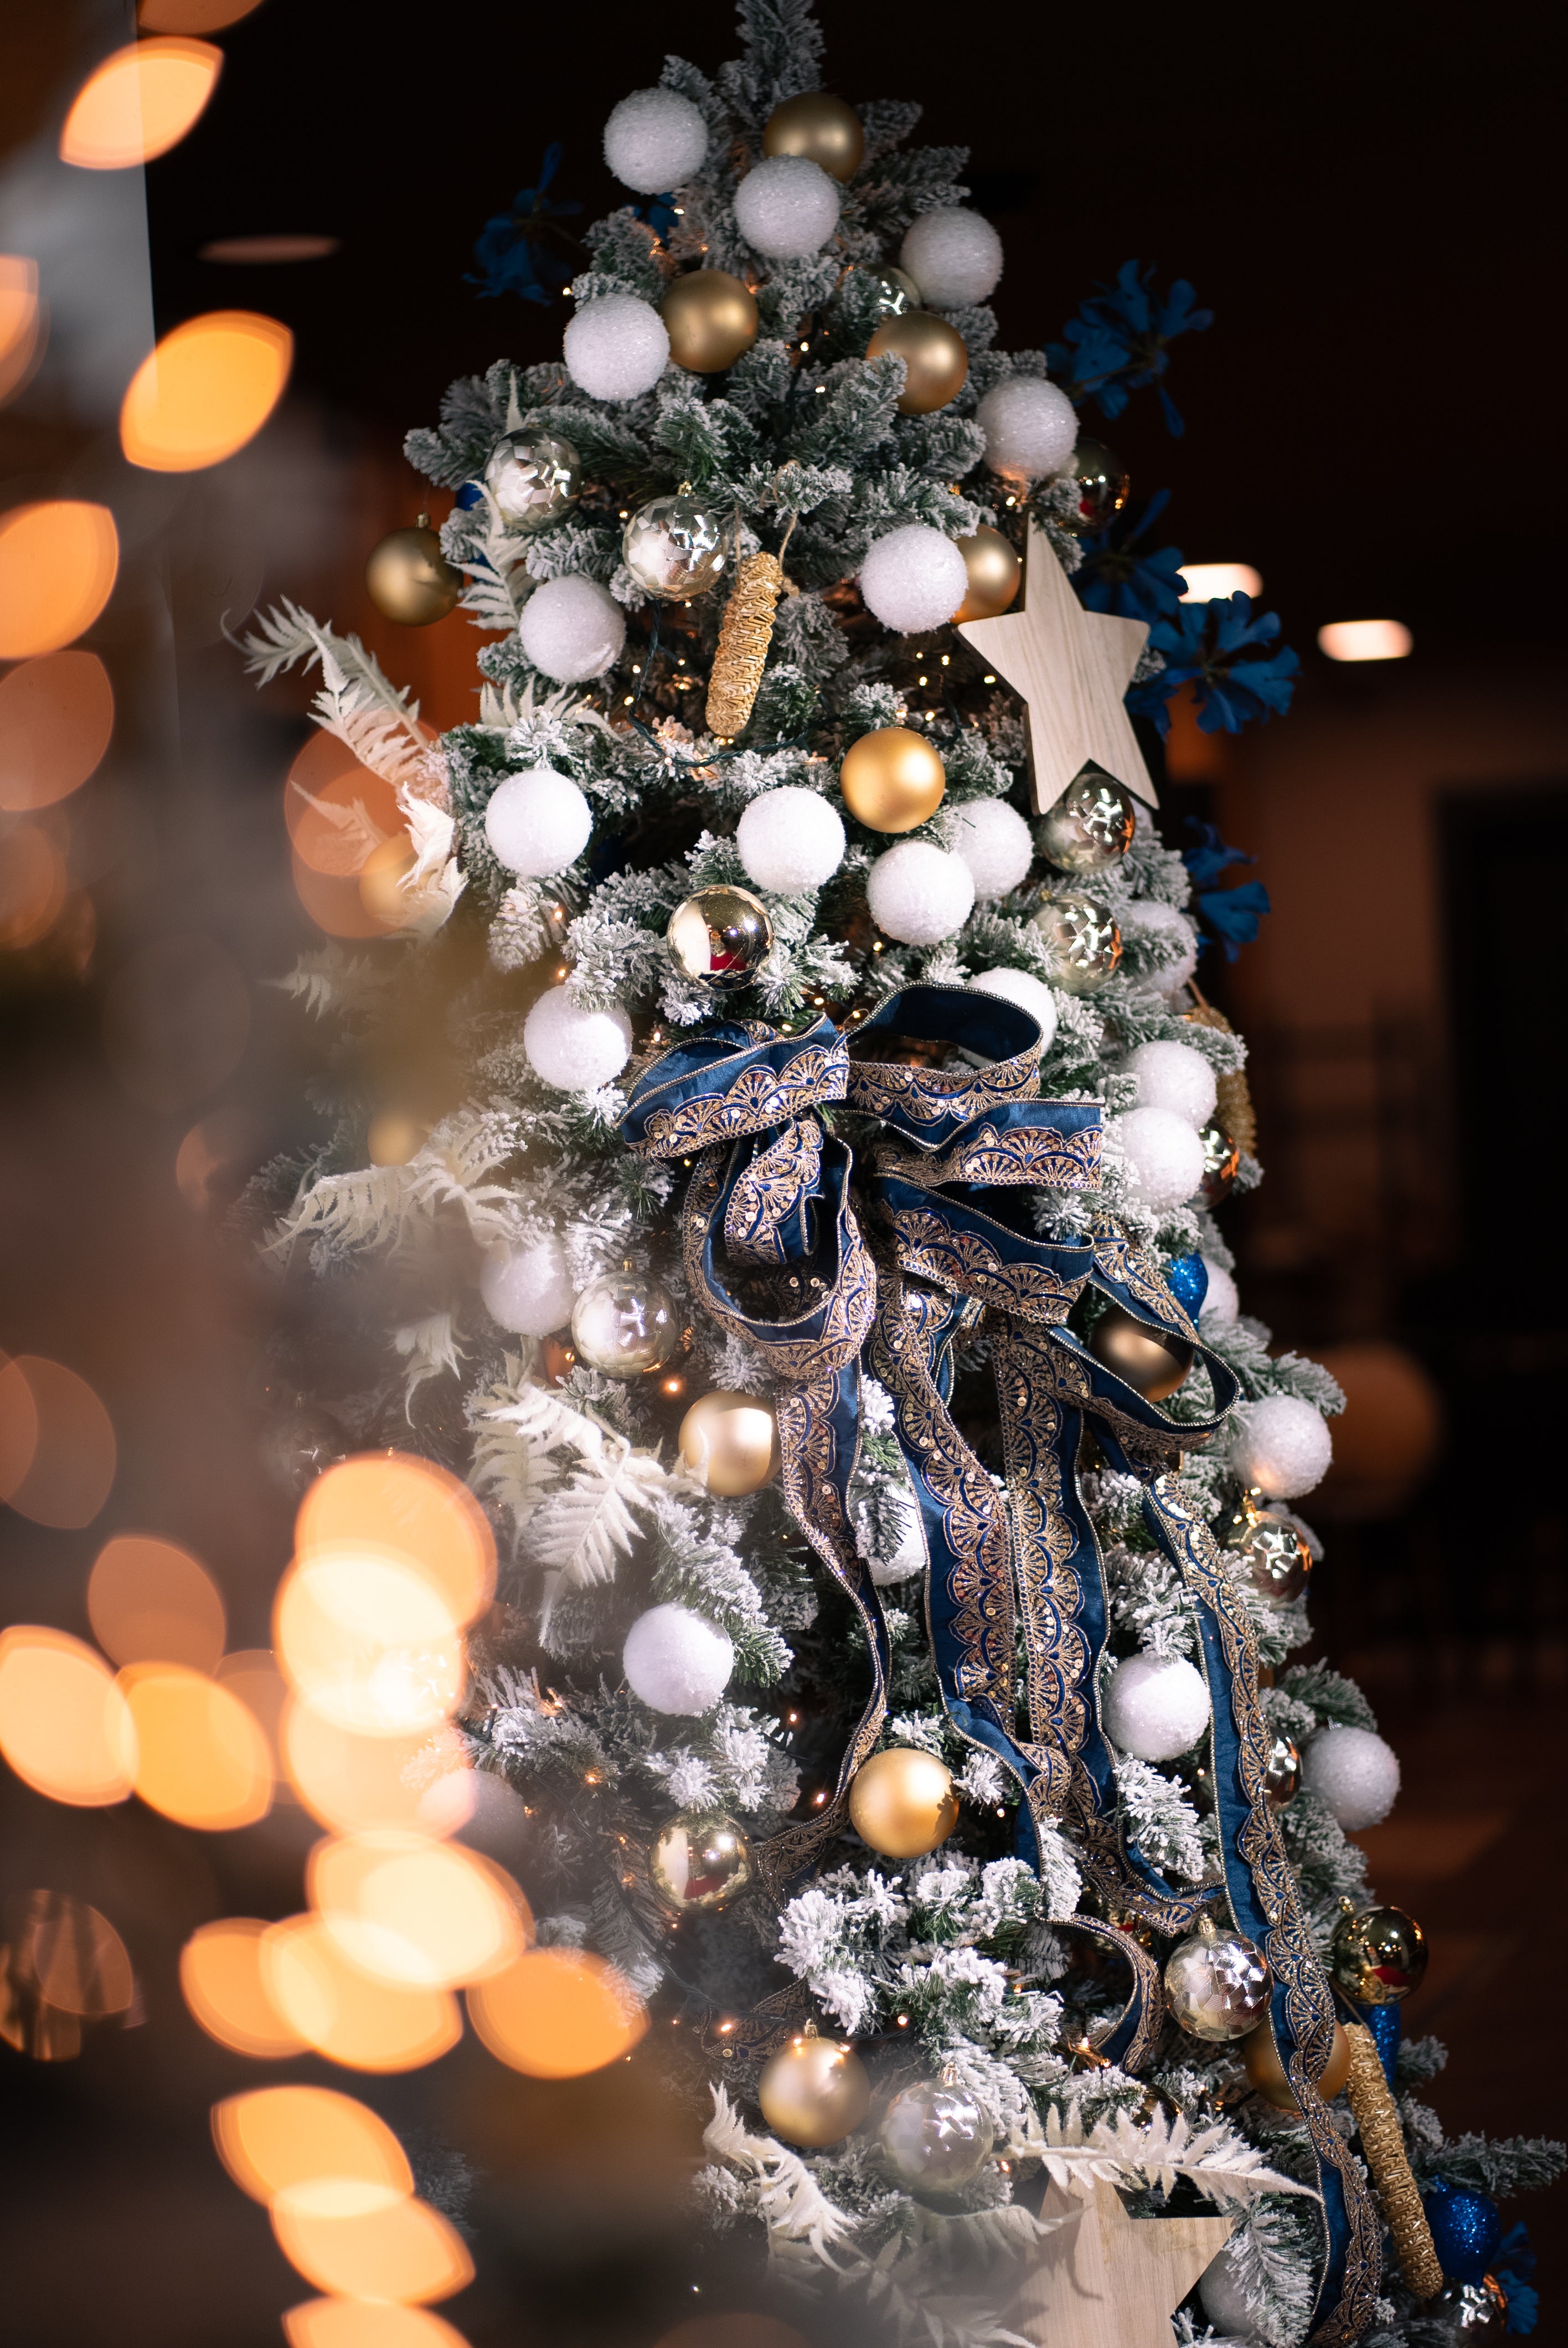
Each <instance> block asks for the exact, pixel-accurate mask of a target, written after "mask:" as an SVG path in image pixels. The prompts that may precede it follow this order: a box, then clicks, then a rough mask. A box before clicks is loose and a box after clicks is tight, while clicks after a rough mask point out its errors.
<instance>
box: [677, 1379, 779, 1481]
mask: <svg viewBox="0 0 1568 2348" xmlns="http://www.w3.org/2000/svg"><path fill="white" fill-rule="evenodd" d="M678 1448H679V1450H680V1453H681V1457H682V1459H683V1460H684V1462H685V1464H686V1468H687V1470H688V1472H689V1473H690V1474H691V1475H692V1476H694V1477H695V1478H696V1479H697V1481H698V1483H699V1484H701V1485H702V1486H703V1488H704V1489H706V1490H707V1491H710V1492H717V1493H719V1494H720V1495H721V1496H722V1497H723V1498H724V1499H727V1500H738V1499H740V1498H743V1496H744V1495H745V1494H746V1493H747V1492H760V1491H761V1490H762V1488H763V1486H764V1484H771V1483H772V1481H773V1479H774V1477H775V1476H776V1475H777V1474H778V1472H779V1460H780V1454H779V1423H778V1420H777V1418H776V1416H774V1408H773V1405H772V1404H771V1403H766V1402H764V1401H763V1400H762V1399H761V1397H760V1396H759V1395H748V1394H726V1393H724V1392H723V1390H721V1391H720V1392H719V1393H717V1394H707V1395H703V1396H702V1400H701V1401H700V1402H694V1403H693V1404H692V1407H691V1409H690V1410H689V1411H688V1412H687V1413H686V1416H685V1417H684V1418H683V1419H682V1421H681V1435H680V1441H679V1445H678Z"/></svg>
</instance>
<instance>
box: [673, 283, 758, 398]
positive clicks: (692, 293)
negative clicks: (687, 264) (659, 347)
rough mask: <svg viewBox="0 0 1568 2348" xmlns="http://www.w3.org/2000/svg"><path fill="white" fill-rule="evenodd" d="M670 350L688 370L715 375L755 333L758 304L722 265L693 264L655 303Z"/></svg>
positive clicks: (748, 345)
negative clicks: (715, 267) (704, 266)
mask: <svg viewBox="0 0 1568 2348" xmlns="http://www.w3.org/2000/svg"><path fill="white" fill-rule="evenodd" d="M659 314H660V315H661V318H662V319H663V321H664V328H665V332H666V333H667V334H668V335H669V337H670V355H671V358H672V359H673V360H674V362H675V364H676V366H683V367H690V369H691V371H692V374H693V375H720V374H722V373H723V369H724V368H725V367H727V366H734V363H735V361H736V360H737V359H738V358H741V357H743V355H744V354H745V353H746V352H747V351H749V350H750V349H751V347H752V345H753V343H754V342H755V341H756V339H757V304H756V299H755V297H754V295H753V293H752V292H751V290H750V288H749V287H748V286H745V285H743V284H742V283H741V281H740V279H739V278H738V277H732V276H731V275H730V273H729V271H728V270H727V269H692V270H690V271H688V273H687V274H686V275H685V276H684V277H677V279H676V280H675V283H673V284H672V285H671V287H670V289H669V291H668V293H666V294H665V296H664V299H663V301H662V302H661V304H659Z"/></svg>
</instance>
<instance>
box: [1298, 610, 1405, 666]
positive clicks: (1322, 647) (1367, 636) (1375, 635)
mask: <svg viewBox="0 0 1568 2348" xmlns="http://www.w3.org/2000/svg"><path fill="white" fill-rule="evenodd" d="M1414 646H1415V638H1414V637H1413V636H1412V635H1411V633H1410V632H1409V628H1407V627H1406V625H1405V623H1404V622H1403V621H1402V620H1331V621H1330V622H1329V623H1328V625H1327V627H1326V628H1319V629H1318V631H1317V649H1318V651H1319V652H1320V653H1326V654H1327V656H1328V658H1329V659H1330V660H1332V661H1379V660H1405V659H1407V658H1408V657H1409V654H1410V653H1411V651H1412V650H1413V649H1414Z"/></svg>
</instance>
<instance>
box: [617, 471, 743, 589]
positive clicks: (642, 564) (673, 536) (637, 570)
mask: <svg viewBox="0 0 1568 2348" xmlns="http://www.w3.org/2000/svg"><path fill="white" fill-rule="evenodd" d="M620 551H621V553H622V555H623V556H624V557H625V561H626V567H627V569H628V571H630V573H631V575H632V577H633V578H634V579H635V580H636V582H637V583H638V585H639V586H640V587H642V588H645V589H646V590H647V592H648V593H649V594H650V595H656V596H657V597H658V598H659V601H660V602H661V603H683V602H684V603H689V602H692V599H693V597H695V596H698V595H705V594H706V593H707V592H708V590H709V588H710V587H712V584H713V582H714V581H715V580H716V579H718V578H719V577H720V576H721V575H722V573H723V569H724V566H725V564H726V563H727V562H728V561H729V559H730V558H729V549H728V547H727V545H726V544H725V539H724V517H723V514H722V513H720V511H719V510H718V509H717V507H715V506H711V505H709V504H707V503H706V502H705V501H704V500H703V499H702V498H698V497H693V496H692V492H691V491H690V490H689V489H681V490H678V491H677V492H676V494H675V495H674V496H673V497H669V498H651V499H650V500H649V502H648V503H647V505H645V506H641V507H639V509H638V510H637V512H636V513H634V514H633V515H632V517H631V519H630V521H629V522H628V523H627V525H626V528H625V530H623V531H622V533H621V539H620Z"/></svg>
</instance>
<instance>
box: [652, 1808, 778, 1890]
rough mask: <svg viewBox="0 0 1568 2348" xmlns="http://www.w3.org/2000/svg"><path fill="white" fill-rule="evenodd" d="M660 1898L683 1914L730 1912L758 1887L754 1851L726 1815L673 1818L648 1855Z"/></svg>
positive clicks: (709, 1813) (710, 1813) (703, 1813)
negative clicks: (734, 1903)
mask: <svg viewBox="0 0 1568 2348" xmlns="http://www.w3.org/2000/svg"><path fill="white" fill-rule="evenodd" d="M648 1872H649V1876H650V1878H651V1880H652V1884H653V1888H654V1890H656V1891H657V1892H658V1894H659V1897H660V1898H661V1900H665V1901H667V1902H668V1904H669V1905H670V1906H671V1908H674V1909H677V1910H679V1911H680V1912H681V1913H682V1915H689V1914H692V1913H701V1914H705V1915H711V1914H712V1912H713V1911H714V1910H715V1909H719V1908H726V1907H728V1905H729V1903H730V1901H731V1900H734V1899H736V1898H738V1897H739V1895H740V1894H741V1893H742V1892H743V1891H744V1890H746V1888H747V1886H748V1885H749V1884H750V1883H751V1882H752V1880H753V1877H754V1875H755V1872H756V1870H755V1869H754V1867H753V1863H752V1847H751V1844H750V1843H749V1842H748V1841H747V1840H746V1838H745V1836H744V1835H743V1833H742V1832H741V1829H740V1828H739V1827H738V1826H737V1825H736V1824H735V1822H734V1820H733V1818H726V1817H725V1816H724V1814H723V1811H722V1810H703V1811H701V1812H696V1813H693V1814H692V1815H691V1816H689V1817H686V1818H671V1821H670V1824H669V1825H668V1826H667V1827H666V1828H664V1831H663V1833H662V1834H661V1836H660V1837H659V1838H658V1840H657V1841H656V1842H655V1844H654V1845H653V1848H652V1849H651V1851H650V1852H649V1854H648Z"/></svg>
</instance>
